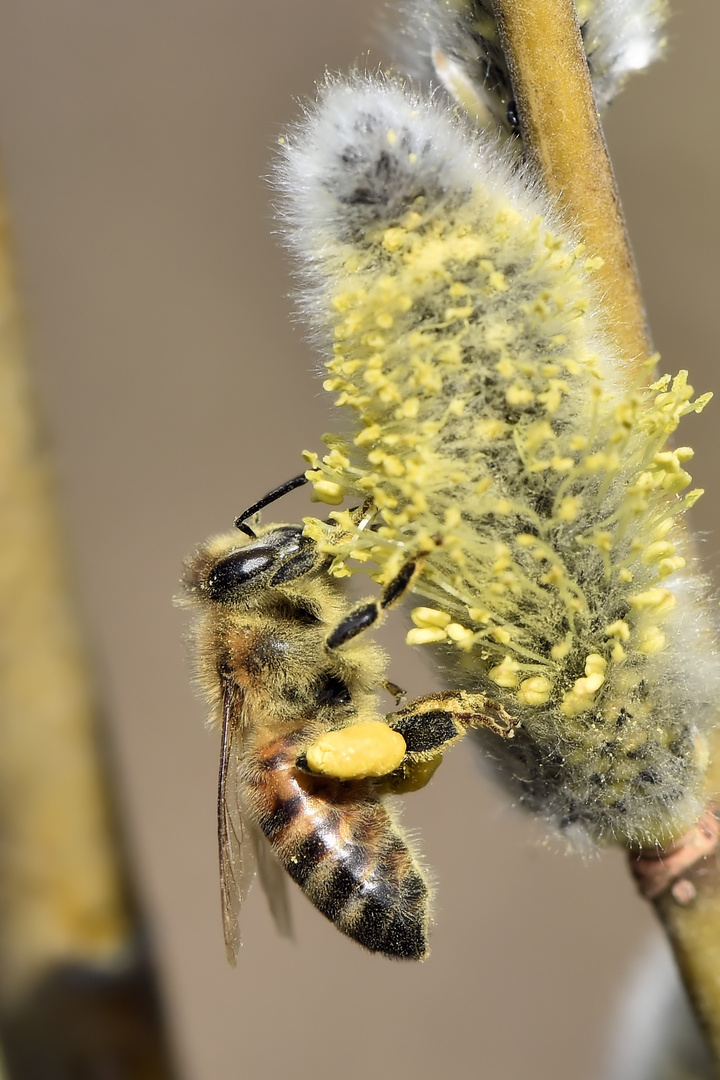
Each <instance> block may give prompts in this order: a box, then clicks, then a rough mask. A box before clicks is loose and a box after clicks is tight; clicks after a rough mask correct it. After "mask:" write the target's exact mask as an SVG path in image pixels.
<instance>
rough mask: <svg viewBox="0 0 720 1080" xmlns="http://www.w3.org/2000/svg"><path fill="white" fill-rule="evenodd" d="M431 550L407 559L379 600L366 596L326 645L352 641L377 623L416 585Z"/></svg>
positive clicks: (332, 634)
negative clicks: (415, 581)
mask: <svg viewBox="0 0 720 1080" xmlns="http://www.w3.org/2000/svg"><path fill="white" fill-rule="evenodd" d="M428 554H429V553H428V552H425V551H423V552H420V553H419V554H418V555H415V556H413V558H410V559H408V560H407V562H404V563H403V565H402V566H401V567H400V569H399V571H398V573H397V574H396V575H395V577H394V578H393V579H392V580H391V581H389V582H388V583H387V585H386V586H385V588H384V589H383V591H382V592H381V593H380V597H379V599H377V600H366V601H364V602H363V603H362V604H359V605H358V607H356V608H353V610H352V611H351V612H350V614H349V615H346V616H345V618H344V619H342V620H341V622H339V623H338V625H337V626H336V627H335V628H334V629H333V630H331V631H330V633H329V634H328V636H327V638H326V639H325V648H326V649H330V650H332V649H337V648H339V647H340V646H341V645H345V644H347V642H348V641H352V639H353V638H354V637H357V635H358V634H362V632H363V631H364V630H367V629H369V627H371V626H374V625H375V623H377V622H378V621H379V620H380V619H381V618H382V616H383V614H384V613H385V611H386V610H387V608H389V607H392V605H393V604H396V603H397V602H398V600H400V599H401V598H402V597H403V596H404V595H405V593H406V592H407V591H408V589H409V588H410V586H411V585H412V583H413V581H414V580H415V578H416V577H417V576H418V574H419V573H420V571H421V570H422V566H423V563H424V562H425V559H426V558H427V556H428Z"/></svg>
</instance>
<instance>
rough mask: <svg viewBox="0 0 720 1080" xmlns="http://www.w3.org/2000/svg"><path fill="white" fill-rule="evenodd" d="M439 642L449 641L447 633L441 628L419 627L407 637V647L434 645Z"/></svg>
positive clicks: (410, 631) (414, 628) (409, 632)
mask: <svg viewBox="0 0 720 1080" xmlns="http://www.w3.org/2000/svg"><path fill="white" fill-rule="evenodd" d="M439 641H447V631H446V630H444V629H443V627H441V626H423V627H419V626H417V627H413V629H412V630H408V632H407V634H406V635H405V644H406V645H433V644H437V642H439Z"/></svg>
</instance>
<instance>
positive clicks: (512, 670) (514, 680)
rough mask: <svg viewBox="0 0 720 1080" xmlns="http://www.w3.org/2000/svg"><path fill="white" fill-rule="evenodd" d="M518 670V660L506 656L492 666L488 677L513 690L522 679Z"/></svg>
mask: <svg viewBox="0 0 720 1080" xmlns="http://www.w3.org/2000/svg"><path fill="white" fill-rule="evenodd" d="M518 670H519V664H518V662H517V661H516V660H513V658H512V657H511V656H505V657H504V658H503V660H502V662H501V663H500V664H498V665H497V666H496V667H494V668H490V670H489V671H488V678H489V679H492V681H493V682H494V683H496V684H497V685H498V686H502V687H505V688H506V689H508V690H512V689H513V688H514V687H516V686H517V685H518V683H519V681H520V680H519V679H518V677H517V674H516V672H517V671H518Z"/></svg>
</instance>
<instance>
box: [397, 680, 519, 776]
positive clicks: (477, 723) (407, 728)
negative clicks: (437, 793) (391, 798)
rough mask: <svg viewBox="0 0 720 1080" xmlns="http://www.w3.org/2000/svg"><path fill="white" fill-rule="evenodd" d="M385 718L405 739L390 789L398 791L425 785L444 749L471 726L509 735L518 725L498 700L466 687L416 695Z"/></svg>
mask: <svg viewBox="0 0 720 1080" xmlns="http://www.w3.org/2000/svg"><path fill="white" fill-rule="evenodd" d="M385 720H386V723H387V724H388V726H389V727H390V728H391V730H393V731H396V732H397V733H398V734H399V735H402V737H403V740H404V741H405V748H406V749H405V758H404V759H403V763H402V768H401V770H400V772H399V773H398V776H397V777H396V778H395V779H394V781H393V783H392V789H393V790H394V791H396V792H399V793H402V792H405V791H416V790H417V789H418V788H421V787H424V786H425V784H427V783H428V781H429V780H430V779H431V777H432V776H433V774H434V773H435V770H436V769H437V768H438V767H439V765H440V763H441V761H442V756H443V754H444V753H445V751H446V750H449V749H450V747H451V746H454V745H455V743H456V742H459V741H460V739H462V738H464V736H465V735H466V734H467V732H468V730H469V729H470V728H478V727H486V728H488V729H489V730H490V731H492V732H494V733H495V734H496V735H499V736H500V737H502V738H504V739H511V738H512V737H513V735H514V734H515V728H516V727H517V725H518V721H517V720H516V719H515V718H514V717H512V716H511V715H510V714H509V713H508V712H506V711H505V709H504V708H503V706H502V705H500V703H499V702H497V701H494V700H493V699H492V698H488V697H486V696H485V695H484V694H474V693H470V692H469V691H465V690H446V691H444V692H442V693H438V694H429V695H427V696H426V697H421V698H417V699H416V700H415V701H411V702H409V704H407V705H406V706H405V708H403V709H400V710H399V711H398V712H396V713H390V714H389V716H387V717H386V718H385Z"/></svg>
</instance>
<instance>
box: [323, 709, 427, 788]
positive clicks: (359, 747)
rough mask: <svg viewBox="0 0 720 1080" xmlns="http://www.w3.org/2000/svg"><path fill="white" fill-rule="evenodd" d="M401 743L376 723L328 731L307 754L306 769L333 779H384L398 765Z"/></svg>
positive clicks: (401, 751)
mask: <svg viewBox="0 0 720 1080" xmlns="http://www.w3.org/2000/svg"><path fill="white" fill-rule="evenodd" d="M405 751H406V747H405V740H404V739H403V737H402V735H401V734H400V733H399V732H398V731H393V730H392V728H389V727H388V726H387V724H383V723H382V722H381V721H380V720H367V721H364V722H363V723H360V724H353V725H352V726H351V727H347V728H340V729H339V730H338V731H328V732H327V733H326V734H324V735H321V736H320V738H319V739H318V740H317V742H315V743H313V745H312V746H311V747H310V749H309V750H308V752H307V755H306V756H307V763H308V765H309V766H310V769H311V770H312V771H313V772H315V773H320V774H321V775H322V776H332V777H334V778H335V779H336V780H366V779H367V778H368V777H373V776H387V775H388V774H389V773H391V772H394V771H395V770H396V769H397V768H399V766H400V765H401V764H402V761H403V758H404V757H405Z"/></svg>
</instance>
